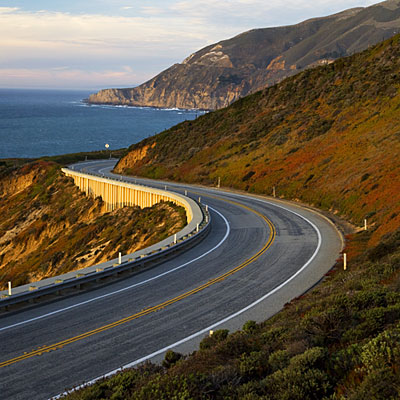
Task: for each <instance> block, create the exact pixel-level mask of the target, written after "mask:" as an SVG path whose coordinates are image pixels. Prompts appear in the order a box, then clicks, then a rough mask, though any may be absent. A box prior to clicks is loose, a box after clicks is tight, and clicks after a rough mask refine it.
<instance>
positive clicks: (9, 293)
mask: <svg viewBox="0 0 400 400" xmlns="http://www.w3.org/2000/svg"><path fill="white" fill-rule="evenodd" d="M8 295H9V296H11V295H12V289H11V282H8Z"/></svg>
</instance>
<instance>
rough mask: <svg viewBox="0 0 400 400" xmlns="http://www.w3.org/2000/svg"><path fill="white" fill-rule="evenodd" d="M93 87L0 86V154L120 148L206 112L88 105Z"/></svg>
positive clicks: (15, 155) (25, 155)
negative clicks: (72, 88)
mask: <svg viewBox="0 0 400 400" xmlns="http://www.w3.org/2000/svg"><path fill="white" fill-rule="evenodd" d="M90 93H93V91H92V92H91V91H72V90H25V89H0V158H14V157H24V158H25V157H27V158H34V157H41V156H50V155H58V154H66V153H77V152H81V151H94V150H103V149H105V144H109V148H110V149H111V150H112V149H119V148H122V147H128V146H130V145H131V144H133V143H137V142H139V141H140V140H142V139H144V138H146V137H148V136H151V135H154V134H155V133H158V132H161V131H163V130H164V129H167V128H170V127H171V126H174V125H176V124H178V123H180V122H183V121H185V120H192V119H195V118H196V117H197V116H198V115H200V114H202V113H203V112H201V111H195V110H178V109H173V110H169V109H155V108H149V107H125V106H102V105H101V106H97V105H87V104H85V103H84V102H83V101H82V100H83V99H85V98H87V97H88V96H89V94H90Z"/></svg>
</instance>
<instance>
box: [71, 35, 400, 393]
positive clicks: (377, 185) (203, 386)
mask: <svg viewBox="0 0 400 400" xmlns="http://www.w3.org/2000/svg"><path fill="white" fill-rule="evenodd" d="M399 41H400V38H399V37H395V38H394V39H392V40H390V41H388V42H385V43H384V44H382V45H379V46H377V47H374V48H372V49H370V50H369V51H367V52H364V53H362V54H360V55H355V56H354V57H351V58H348V59H345V60H340V61H339V62H337V63H335V64H334V65H331V66H327V67H324V68H318V69H316V70H311V71H306V72H305V73H303V74H300V75H299V76H296V77H294V78H290V79H288V80H286V81H284V82H282V83H281V84H280V85H277V86H276V87H274V88H271V89H269V90H266V91H263V92H260V93H257V94H256V95H254V96H250V97H248V98H245V99H243V100H241V101H239V102H237V103H235V104H234V105H232V106H231V107H229V108H228V109H225V110H221V111H218V112H216V113H212V114H209V115H206V116H204V117H201V118H199V119H198V120H196V121H194V122H186V123H183V124H181V125H179V126H177V127H175V128H172V129H171V130H169V131H166V132H164V133H162V134H160V135H158V136H155V137H153V138H149V139H147V140H146V141H145V142H144V143H140V144H138V145H135V146H132V148H131V150H132V151H131V153H130V154H129V155H128V156H127V157H126V158H125V159H123V160H121V162H120V164H119V170H124V171H125V172H131V173H135V174H142V175H146V176H151V177H157V178H158V177H163V178H170V179H181V180H186V181H189V182H201V183H211V184H212V183H215V182H216V179H217V177H218V176H221V178H222V183H223V184H225V185H226V186H234V187H237V188H243V189H247V190H249V191H254V192H260V193H270V192H271V188H272V186H274V185H276V186H277V188H278V193H279V194H280V195H281V196H285V197H290V198H300V199H302V200H305V201H308V202H310V203H313V204H315V205H317V206H320V207H322V208H326V209H335V210H338V211H339V212H340V213H341V214H342V215H345V216H347V217H348V218H350V219H352V220H353V221H354V222H357V223H360V222H361V220H362V219H363V218H364V217H365V216H366V215H368V214H369V218H370V221H371V222H373V223H374V224H375V225H374V227H373V229H371V230H370V231H368V232H360V233H358V234H354V235H352V236H351V237H348V244H347V249H346V251H347V252H348V253H349V255H350V260H351V262H350V268H349V270H347V271H343V270H342V269H341V268H340V266H339V265H338V266H337V267H336V268H335V269H334V270H332V272H331V273H330V274H328V276H327V279H326V280H325V281H324V282H323V283H322V284H321V285H319V286H318V287H317V288H316V289H314V290H313V291H312V292H311V293H309V294H307V295H305V296H302V297H301V298H299V299H296V300H294V301H292V302H291V303H290V304H288V305H287V306H286V307H285V309H284V310H283V311H282V312H280V313H279V314H277V315H276V316H275V317H274V318H272V319H271V320H269V321H266V322H264V323H262V324H259V325H257V324H255V323H252V322H248V323H246V324H245V325H244V327H243V330H242V331H239V332H235V333H233V334H230V335H228V334H227V332H225V331H217V332H216V333H214V335H213V336H212V337H211V338H205V339H204V340H203V341H202V343H201V346H200V349H199V350H198V351H197V352H195V353H194V354H192V355H191V356H190V357H186V358H180V355H177V354H175V353H173V352H169V353H167V357H166V360H165V361H164V364H163V366H155V365H151V364H147V365H145V366H143V367H141V368H139V369H133V370H129V371H127V372H125V373H123V374H118V375H117V376H115V377H113V378H111V379H108V380H104V381H101V382H99V383H97V384H96V385H94V386H92V387H90V388H87V389H85V390H82V391H79V392H77V393H74V394H72V395H70V398H71V399H100V398H113V399H154V398H157V399H170V398H179V399H190V398H203V399H223V398H224V399H239V398H240V399H248V400H250V399H261V398H262V399H299V400H300V399H322V398H325V399H339V398H340V399H345V398H346V399H397V398H399V397H400V229H399V226H400V220H399V216H398V213H399V206H400V201H399V198H400V190H399V175H400V174H399V160H398V155H399V154H400V152H399V142H400V136H399V129H398V119H399V112H400V111H399V108H400V97H399V94H398V86H399V76H400V75H399V72H400V71H399V62H400V58H399V55H400V43H399ZM154 143H155V144H154ZM153 144H154V146H153ZM152 146H153V147H152ZM143 156H144V157H143Z"/></svg>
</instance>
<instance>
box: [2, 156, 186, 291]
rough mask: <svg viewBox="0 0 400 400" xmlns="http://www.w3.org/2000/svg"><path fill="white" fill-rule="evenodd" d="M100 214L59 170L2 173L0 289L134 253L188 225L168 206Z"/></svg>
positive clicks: (33, 167) (36, 166)
mask: <svg viewBox="0 0 400 400" xmlns="http://www.w3.org/2000/svg"><path fill="white" fill-rule="evenodd" d="M104 210H105V207H104V205H103V202H102V201H101V199H100V198H97V199H91V198H88V197H86V196H85V195H84V193H82V192H80V191H79V189H78V188H77V187H75V185H74V183H73V180H72V179H70V178H67V177H65V176H64V174H63V173H62V172H61V171H60V166H59V165H58V164H55V163H52V162H47V161H40V162H36V163H31V164H26V165H24V166H22V167H19V168H11V169H10V168H7V167H5V166H3V167H0V214H1V216H2V218H1V222H0V288H3V289H4V288H5V286H6V284H7V282H8V281H12V282H13V285H14V286H17V285H21V284H25V283H29V282H32V281H36V280H40V279H43V278H46V277H50V276H54V275H58V274H61V273H65V272H68V271H71V270H74V269H80V268H83V267H87V266H89V265H93V264H96V263H100V262H103V261H106V260H107V259H112V258H115V257H117V256H118V252H119V251H121V252H122V253H123V254H129V253H132V252H133V251H135V250H138V249H139V248H143V247H147V246H149V245H151V244H154V243H156V242H158V241H159V240H162V239H164V238H165V237H168V236H170V235H172V234H173V233H175V232H176V231H178V230H180V229H181V228H182V227H183V226H184V223H185V220H186V216H185V213H184V210H183V209H181V208H180V207H176V206H174V205H172V204H169V203H163V204H159V205H155V206H153V207H152V208H146V209H140V208H138V207H137V208H133V207H126V208H124V209H119V210H115V211H113V212H111V213H105V211H104Z"/></svg>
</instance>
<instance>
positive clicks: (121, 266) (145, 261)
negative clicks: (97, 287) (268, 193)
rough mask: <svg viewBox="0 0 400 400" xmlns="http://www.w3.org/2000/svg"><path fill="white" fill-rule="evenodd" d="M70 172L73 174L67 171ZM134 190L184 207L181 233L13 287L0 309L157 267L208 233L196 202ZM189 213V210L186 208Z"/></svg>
mask: <svg viewBox="0 0 400 400" xmlns="http://www.w3.org/2000/svg"><path fill="white" fill-rule="evenodd" d="M71 172H74V171H71ZM85 174H87V175H91V176H93V177H95V176H96V177H101V178H102V179H106V178H104V177H102V176H100V175H97V174H93V173H87V172H85ZM107 179H108V180H109V181H110V182H111V183H112V184H121V185H125V186H126V185H127V184H131V183H130V182H128V181H124V180H116V179H111V178H107ZM133 186H135V187H136V190H137V189H138V188H139V187H141V188H143V190H144V191H146V192H149V191H154V192H155V193H157V194H159V193H160V192H162V193H163V194H164V195H168V196H169V197H173V198H175V199H176V200H178V201H177V203H178V204H181V205H184V207H185V209H186V212H187V213H188V212H190V213H191V220H190V222H189V224H188V225H186V226H185V227H184V228H183V229H182V230H181V231H179V232H178V233H177V234H176V235H173V236H170V237H168V238H166V239H164V240H162V241H161V242H159V243H156V244H154V245H152V246H150V247H147V248H145V249H142V250H139V251H136V252H135V253H132V254H128V255H123V256H121V257H119V258H115V259H113V260H110V261H106V262H104V263H101V264H97V265H93V266H91V267H87V268H83V269H80V270H75V271H71V272H68V273H66V274H63V275H58V276H55V277H52V278H47V279H43V280H41V281H38V282H33V283H30V284H27V285H22V286H17V287H14V288H12V289H11V295H10V292H9V290H3V291H0V309H2V308H7V307H8V306H10V305H13V304H17V303H21V302H26V301H28V302H33V300H34V299H37V298H39V297H41V296H45V295H48V294H61V291H62V290H63V289H69V288H77V289H80V288H81V285H83V284H85V283H90V282H101V280H102V279H104V278H107V277H110V276H116V275H118V274H121V273H122V272H126V271H128V272H130V273H135V272H139V271H141V270H143V269H144V268H148V267H149V266H154V265H157V264H159V263H160V262H161V261H163V260H165V259H166V258H170V257H173V256H174V255H175V254H176V253H177V252H181V251H182V250H186V249H188V248H190V247H192V246H194V245H195V244H197V243H198V242H199V241H201V240H202V239H203V238H204V237H205V236H206V235H207V233H208V232H209V229H210V222H211V216H210V213H209V212H208V207H207V206H204V205H202V204H201V203H200V202H196V201H194V200H192V199H191V198H189V197H186V196H183V195H180V194H178V193H171V192H168V191H163V190H160V189H153V188H150V187H148V186H143V185H138V184H135V185H133ZM188 208H189V209H190V210H189V209H188Z"/></svg>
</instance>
